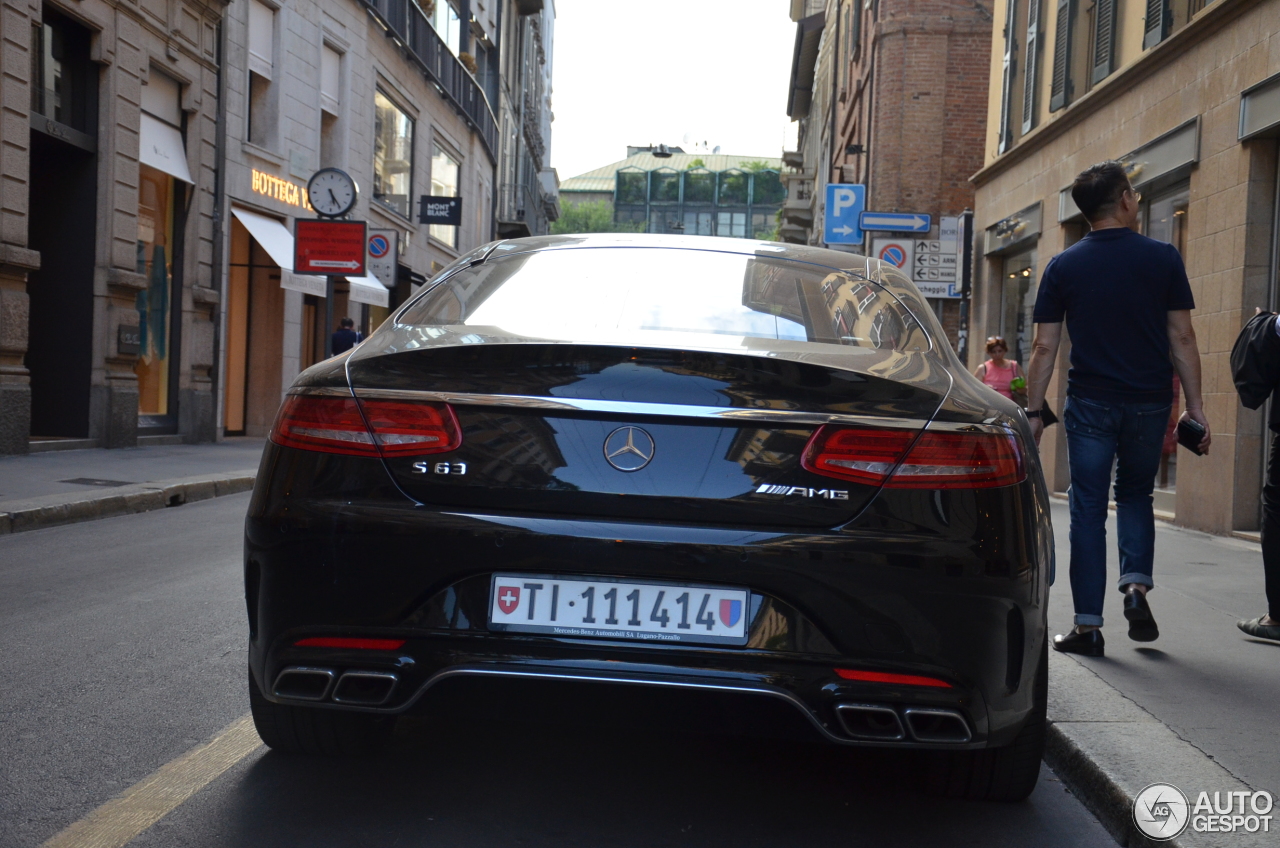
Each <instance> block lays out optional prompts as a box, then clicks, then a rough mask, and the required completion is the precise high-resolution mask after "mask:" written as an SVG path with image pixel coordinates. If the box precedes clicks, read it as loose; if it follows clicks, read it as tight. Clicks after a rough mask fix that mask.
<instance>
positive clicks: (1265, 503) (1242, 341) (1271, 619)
mask: <svg viewBox="0 0 1280 848" xmlns="http://www.w3.org/2000/svg"><path fill="white" fill-rule="evenodd" d="M1231 376H1232V379H1233V380H1234V382H1235V384H1236V391H1237V392H1238V393H1239V394H1240V402H1241V403H1242V404H1244V405H1245V407H1246V408H1248V409H1257V408H1258V407H1260V406H1262V404H1263V403H1264V402H1266V400H1267V398H1271V414H1270V420H1269V421H1268V422H1267V424H1268V427H1269V428H1270V430H1271V432H1272V433H1273V434H1274V435H1273V436H1272V437H1271V457H1270V459H1269V460H1268V461H1267V469H1266V471H1267V476H1266V480H1265V481H1264V482H1263V485H1262V572H1263V578H1264V580H1265V585H1266V593H1267V607H1268V609H1267V614H1266V615H1260V616H1258V617H1257V618H1252V619H1247V620H1245V621H1237V622H1236V627H1239V628H1240V629H1241V630H1242V631H1244V632H1245V633H1247V634H1249V635H1250V636H1253V637H1254V638H1256V639H1274V640H1276V641H1277V642H1280V322H1278V321H1277V319H1276V314H1275V313H1274V312H1263V311H1262V310H1261V309H1258V310H1257V312H1256V314H1255V315H1254V316H1253V318H1252V319H1250V321H1249V323H1248V324H1245V326H1244V329H1242V330H1241V331H1240V336H1239V338H1237V339H1236V343H1235V346H1234V347H1233V348H1232V349H1231Z"/></svg>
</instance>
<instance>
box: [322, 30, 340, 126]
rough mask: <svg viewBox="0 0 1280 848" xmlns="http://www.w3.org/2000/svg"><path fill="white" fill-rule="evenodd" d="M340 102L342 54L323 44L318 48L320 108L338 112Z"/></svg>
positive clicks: (334, 113) (332, 113)
mask: <svg viewBox="0 0 1280 848" xmlns="http://www.w3.org/2000/svg"><path fill="white" fill-rule="evenodd" d="M341 103H342V54H341V53H339V52H338V51H337V50H334V49H333V48H332V47H330V46H329V45H327V44H325V45H324V46H323V47H322V48H321V50H320V108H321V109H323V110H325V111H326V112H328V113H329V114H331V115H337V114H338V108H339V105H340V104H341Z"/></svg>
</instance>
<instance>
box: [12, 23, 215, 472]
mask: <svg viewBox="0 0 1280 848" xmlns="http://www.w3.org/2000/svg"><path fill="white" fill-rule="evenodd" d="M224 6H225V4H224V3H222V2H218V1H217V0H212V2H202V0H147V2H142V3H127V2H115V0H110V2H109V1H108V0H76V2H73V1H72V0H67V1H66V2H60V0H46V2H38V0H4V2H3V3H0V45H2V49H3V54H4V66H5V85H4V87H3V90H2V91H0V110H2V111H3V115H4V120H3V122H0V147H2V149H3V153H0V166H2V169H3V183H4V191H3V192H0V453H9V454H13V453H26V452H28V451H29V450H32V449H37V450H40V449H46V448H49V447H54V446H94V445H97V446H103V447H129V446H133V445H136V444H138V439H139V437H140V436H141V437H143V438H147V437H155V436H160V437H162V438H163V439H165V440H175V439H176V438H181V439H182V440H185V441H206V440H210V439H213V438H214V436H215V428H214V423H215V417H214V416H215V412H214V406H215V404H214V394H213V383H214V379H215V363H216V357H215V355H214V339H215V331H216V323H215V322H216V319H217V315H218V309H217V304H218V294H217V291H216V282H215V277H214V272H213V264H214V249H213V245H214V230H215V190H214V186H215V175H216V172H217V168H218V164H217V119H218V112H219V106H220V104H219V99H218V92H219V50H218V38H219V31H220V22H221V19H222V15H223V11H224Z"/></svg>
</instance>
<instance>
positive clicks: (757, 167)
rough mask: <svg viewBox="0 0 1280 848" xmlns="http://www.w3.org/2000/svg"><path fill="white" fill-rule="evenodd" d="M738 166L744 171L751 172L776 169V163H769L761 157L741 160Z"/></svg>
mask: <svg viewBox="0 0 1280 848" xmlns="http://www.w3.org/2000/svg"><path fill="white" fill-rule="evenodd" d="M738 167H739V168H741V169H742V170H744V171H750V172H751V173H753V174H754V173H756V172H758V171H776V170H778V168H777V166H776V165H770V164H769V163H768V162H766V161H764V160H763V159H752V160H751V161H750V162H743V163H742V164H741V165H739V166H738Z"/></svg>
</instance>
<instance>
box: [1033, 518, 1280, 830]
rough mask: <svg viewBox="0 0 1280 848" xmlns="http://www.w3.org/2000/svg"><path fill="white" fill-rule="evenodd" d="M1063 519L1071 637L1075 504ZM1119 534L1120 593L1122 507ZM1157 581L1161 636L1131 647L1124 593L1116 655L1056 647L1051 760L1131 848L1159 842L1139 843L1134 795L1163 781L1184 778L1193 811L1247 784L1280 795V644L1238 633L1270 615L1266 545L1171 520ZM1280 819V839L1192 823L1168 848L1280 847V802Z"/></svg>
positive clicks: (1059, 521) (1110, 606) (1061, 591)
mask: <svg viewBox="0 0 1280 848" xmlns="http://www.w3.org/2000/svg"><path fill="white" fill-rule="evenodd" d="M1052 511H1053V519H1054V528H1055V537H1056V543H1057V551H1058V574H1057V583H1056V584H1055V585H1054V587H1053V591H1052V593H1051V596H1050V603H1049V623H1050V632H1051V633H1065V632H1066V631H1067V630H1068V629H1069V628H1070V627H1071V621H1072V605H1071V587H1070V582H1069V578H1068V574H1067V563H1068V562H1069V561H1070V546H1069V544H1068V541H1067V528H1068V514H1067V507H1066V504H1065V503H1064V502H1059V501H1055V502H1054V504H1053V507H1052ZM1107 538H1108V544H1109V545H1110V548H1111V550H1110V552H1109V562H1108V569H1109V573H1110V575H1111V585H1112V586H1114V582H1115V579H1116V578H1117V577H1118V576H1119V566H1118V560H1117V557H1116V552H1115V538H1116V536H1115V515H1114V513H1112V515H1111V516H1110V518H1109V520H1108V526H1107ZM1155 582H1156V589H1154V590H1153V591H1152V592H1151V595H1150V602H1151V607H1152V611H1153V612H1154V613H1155V616H1156V621H1157V622H1158V623H1159V625H1160V638H1159V640H1157V641H1156V642H1152V643H1145V644H1144V643H1139V642H1132V641H1130V640H1129V638H1128V635H1127V631H1128V626H1127V623H1126V622H1125V620H1124V617H1123V615H1122V613H1121V599H1122V596H1121V594H1120V593H1119V592H1118V591H1109V592H1108V594H1107V599H1106V608H1105V610H1104V619H1105V620H1106V622H1107V624H1106V625H1105V626H1104V627H1103V633H1104V634H1105V636H1106V639H1107V646H1106V653H1107V655H1106V657H1104V658H1101V659H1091V658H1087V657H1077V656H1072V655H1065V654H1056V653H1055V654H1052V655H1051V658H1050V659H1051V662H1050V666H1049V667H1050V678H1049V679H1050V693H1051V694H1050V720H1051V721H1052V722H1053V723H1054V724H1053V728H1052V731H1051V734H1050V740H1051V743H1050V750H1049V754H1048V756H1047V757H1046V759H1047V760H1048V761H1049V764H1050V765H1051V766H1052V767H1053V768H1054V770H1055V771H1057V772H1058V773H1059V774H1060V775H1062V776H1063V777H1064V779H1066V780H1068V781H1069V783H1070V784H1071V785H1072V788H1073V790H1074V791H1076V792H1077V794H1079V795H1081V796H1082V797H1084V799H1085V801H1086V803H1087V804H1089V805H1090V807H1091V808H1092V809H1093V811H1094V813H1095V814H1097V815H1098V817H1099V818H1100V819H1101V820H1102V822H1103V824H1104V825H1106V826H1107V827H1108V828H1109V829H1111V830H1112V832H1113V834H1114V835H1116V836H1117V839H1118V841H1120V842H1121V844H1128V845H1135V844H1137V845H1141V844H1145V843H1144V842H1143V841H1142V840H1141V838H1134V834H1133V833H1132V830H1133V825H1132V821H1131V819H1130V818H1129V816H1130V810H1131V807H1132V802H1133V797H1134V796H1135V795H1136V794H1137V792H1139V791H1140V790H1141V789H1142V788H1143V787H1145V786H1148V785H1150V784H1152V783H1172V784H1173V785H1175V786H1177V787H1178V788H1179V789H1181V790H1182V792H1183V793H1185V794H1186V795H1187V796H1188V798H1189V799H1190V801H1191V803H1192V804H1194V803H1195V801H1196V798H1197V796H1198V794H1199V793H1200V792H1202V791H1204V792H1208V793H1209V797H1210V798H1212V797H1213V793H1214V792H1222V793H1225V792H1228V791H1240V790H1245V789H1250V790H1265V791H1268V792H1270V793H1271V794H1272V796H1273V797H1275V796H1280V757H1278V756H1277V754H1278V753H1280V746H1277V744H1276V717H1277V715H1280V712H1278V711H1277V705H1280V675H1277V674H1276V673H1275V669H1276V663H1277V660H1280V643H1277V642H1269V641H1265V640H1258V639H1252V638H1250V637H1248V636H1246V635H1245V634H1243V633H1241V632H1240V631H1239V630H1237V629H1236V626H1235V623H1236V621H1237V620H1238V619H1241V618H1253V617H1254V616H1257V615H1261V614H1262V613H1263V612H1265V611H1266V599H1265V597H1264V595H1263V582H1262V554H1261V549H1260V546H1259V545H1257V544H1256V543H1253V542H1248V541H1244V540H1242V539H1236V538H1226V537H1220V536H1210V535H1208V534H1204V533H1199V532H1195V531H1190V530H1184V529H1181V528H1178V527H1173V526H1171V525H1168V524H1164V523H1158V524H1157V529H1156V567H1155ZM1273 816H1274V817H1275V818H1274V820H1273V822H1272V824H1273V827H1272V830H1271V832H1270V833H1266V834H1263V833H1258V834H1252V835H1250V834H1246V833H1225V834H1224V833H1218V834H1209V833H1193V832H1192V831H1191V829H1188V830H1187V831H1186V832H1184V833H1183V834H1182V836H1180V837H1178V839H1177V840H1175V841H1174V842H1173V843H1163V844H1173V845H1184V846H1190V845H1196V846H1199V845H1215V846H1217V845H1221V846H1226V847H1227V848H1245V847H1246V846H1253V845H1259V846H1261V845H1280V832H1277V826H1280V806H1277V808H1276V810H1275V811H1274V812H1273ZM1126 836H1128V838H1129V841H1127V842H1126V839H1125V837H1126Z"/></svg>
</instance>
